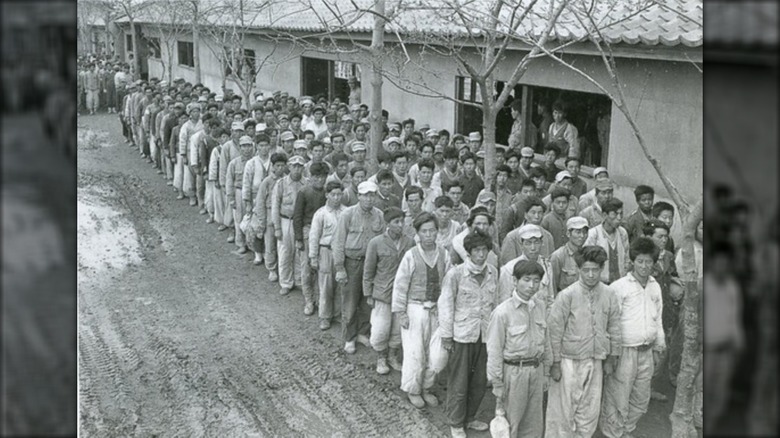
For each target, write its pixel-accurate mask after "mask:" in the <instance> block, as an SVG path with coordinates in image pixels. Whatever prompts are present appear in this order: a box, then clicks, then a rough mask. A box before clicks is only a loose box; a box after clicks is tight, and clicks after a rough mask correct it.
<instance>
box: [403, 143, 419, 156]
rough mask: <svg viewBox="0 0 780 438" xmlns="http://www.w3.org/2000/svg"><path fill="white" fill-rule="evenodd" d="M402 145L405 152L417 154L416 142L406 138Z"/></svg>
mask: <svg viewBox="0 0 780 438" xmlns="http://www.w3.org/2000/svg"><path fill="white" fill-rule="evenodd" d="M404 147H405V149H406V152H407V153H409V154H411V155H417V143H415V142H413V141H410V140H407V141H406V143H404Z"/></svg>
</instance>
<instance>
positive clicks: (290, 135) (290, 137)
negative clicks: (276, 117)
mask: <svg viewBox="0 0 780 438" xmlns="http://www.w3.org/2000/svg"><path fill="white" fill-rule="evenodd" d="M279 139H280V140H282V141H289V140H295V134H293V133H292V132H290V131H284V132H282V135H281V136H280V137H279Z"/></svg>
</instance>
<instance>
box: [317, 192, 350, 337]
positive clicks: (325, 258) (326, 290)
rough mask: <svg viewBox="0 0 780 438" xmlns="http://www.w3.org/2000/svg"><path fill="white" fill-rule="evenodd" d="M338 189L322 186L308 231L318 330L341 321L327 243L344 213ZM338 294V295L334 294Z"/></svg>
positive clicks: (339, 289) (333, 271)
mask: <svg viewBox="0 0 780 438" xmlns="http://www.w3.org/2000/svg"><path fill="white" fill-rule="evenodd" d="M341 193H342V186H341V183H339V182H336V181H329V182H327V183H326V184H325V197H326V198H327V199H326V201H325V206H324V207H321V208H320V209H319V210H317V212H316V213H314V217H312V219H311V229H310V230H309V263H310V265H311V269H312V270H314V271H317V284H318V286H319V290H320V299H319V315H318V316H319V318H320V330H327V329H329V328H330V325H331V322H332V320H333V318H340V317H341V288H337V287H336V276H335V274H336V272H335V270H334V269H333V253H332V251H331V242H332V240H333V234H334V232H335V231H336V225H337V224H338V219H339V216H341V213H342V212H343V211H344V205H343V204H342V203H341ZM337 292H338V293H337Z"/></svg>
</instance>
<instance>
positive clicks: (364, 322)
mask: <svg viewBox="0 0 780 438" xmlns="http://www.w3.org/2000/svg"><path fill="white" fill-rule="evenodd" d="M364 260H365V259H364V258H363V257H361V258H360V259H352V258H349V257H345V258H344V269H345V270H346V271H347V282H346V283H341V284H339V287H341V291H342V292H341V335H342V337H343V338H344V342H352V341H355V339H356V338H357V336H358V334H361V335H365V336H368V334H369V332H370V331H371V323H370V319H371V309H370V308H369V307H368V304H367V303H366V297H364V296H363V262H364ZM280 263H281V261H280ZM280 278H281V277H280Z"/></svg>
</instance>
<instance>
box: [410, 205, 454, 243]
mask: <svg viewBox="0 0 780 438" xmlns="http://www.w3.org/2000/svg"><path fill="white" fill-rule="evenodd" d="M439 198H443V199H447V198H444V197H443V196H440V197H439ZM439 198H437V200H438V199H439ZM412 226H413V227H414V229H415V230H416V231H417V237H418V238H419V239H420V244H421V245H422V246H424V247H425V246H427V247H430V246H434V245H435V244H436V235H437V233H438V232H439V219H438V217H437V216H436V215H433V214H431V213H429V212H427V211H424V212H422V213H420V214H418V215H417V216H415V218H414V221H412Z"/></svg>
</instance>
